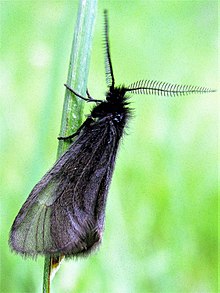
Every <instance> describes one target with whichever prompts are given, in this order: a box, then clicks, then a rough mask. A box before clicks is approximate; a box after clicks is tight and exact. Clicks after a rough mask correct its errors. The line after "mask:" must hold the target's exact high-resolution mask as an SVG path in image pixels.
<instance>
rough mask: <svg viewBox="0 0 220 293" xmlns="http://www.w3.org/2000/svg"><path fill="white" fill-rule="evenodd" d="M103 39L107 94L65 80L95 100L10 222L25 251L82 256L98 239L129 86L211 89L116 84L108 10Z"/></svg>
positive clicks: (18, 248)
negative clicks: (98, 94) (93, 92)
mask: <svg viewBox="0 0 220 293" xmlns="http://www.w3.org/2000/svg"><path fill="white" fill-rule="evenodd" d="M104 42H105V48H104V51H105V72H106V81H107V86H108V90H107V93H106V96H105V99H104V100H95V99H93V98H92V97H91V96H90V95H89V93H88V91H87V97H83V96H81V95H79V94H78V93H77V92H75V91H74V90H73V89H72V88H71V87H70V86H69V85H66V87H67V90H69V91H70V92H72V93H73V94H74V95H76V96H77V97H78V98H81V99H83V100H85V101H87V102H93V103H94V104H95V106H94V108H93V109H92V111H91V113H90V115H89V116H88V118H87V119H86V120H85V121H84V123H83V124H82V125H81V127H80V128H79V129H78V131H77V132H76V133H74V134H73V135H71V136H70V137H68V138H73V137H75V138H76V139H75V140H74V142H73V143H72V144H71V145H70V147H69V149H68V150H67V151H66V152H65V153H64V154H63V155H62V156H61V157H60V158H59V159H58V160H57V161H56V162H55V164H54V166H53V167H52V168H51V169H50V170H49V171H48V172H47V173H46V174H45V175H44V176H43V178H42V179H41V180H40V181H39V182H38V183H37V184H36V185H35V187H34V188H33V190H32V191H31V193H30V195H29V196H28V198H27V200H26V201H25V203H24V204H23V206H22V208H21V209H20V211H19V213H18V215H17V217H16V218H15V220H14V223H13V225H12V228H11V231H10V239H9V245H10V247H11V249H12V250H13V251H15V252H17V253H20V254H22V255H24V256H32V257H36V256H37V255H49V256H52V257H59V256H63V255H64V256H66V257H72V256H81V255H87V254H89V253H90V252H91V251H92V250H94V249H95V248H96V247H97V246H98V245H99V244H100V242H101V239H102V234H103V229H104V219H105V206H106V199H107V194H108V190H109V185H110V182H111V179H112V174H113V170H114V165H115V160H116V154H117V151H118V147H119V143H120V140H121V137H122V136H123V134H124V130H125V127H126V125H127V122H128V120H129V119H130V117H131V110H130V108H129V95H128V93H129V92H130V93H133V94H147V95H148V94H153V95H165V96H178V95H186V94H190V93H208V92H212V91H213V90H211V89H209V88H205V87H197V86H188V85H176V84H170V83H166V82H158V81H152V80H140V81H137V82H134V83H132V84H130V85H129V86H115V78H114V74H113V67H112V62H111V57H110V47H109V35H108V18H107V11H104ZM62 139H65V138H62Z"/></svg>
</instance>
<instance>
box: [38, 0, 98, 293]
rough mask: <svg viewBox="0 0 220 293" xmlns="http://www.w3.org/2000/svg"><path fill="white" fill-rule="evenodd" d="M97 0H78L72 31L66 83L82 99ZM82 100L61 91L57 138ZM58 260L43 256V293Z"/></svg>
mask: <svg viewBox="0 0 220 293" xmlns="http://www.w3.org/2000/svg"><path fill="white" fill-rule="evenodd" d="M96 8H97V0H84V1H81V0H79V9H78V16H77V21H76V26H75V31H74V38H73V43H72V49H71V55H70V63H69V70H68V77H67V84H68V85H69V86H71V88H73V89H74V90H75V91H76V92H78V93H79V94H81V95H82V96H85V93H86V86H87V79H88V72H89V63H90V53H91V45H92V35H93V28H94V20H95V14H96ZM82 113H83V101H82V100H80V99H78V98H77V97H75V96H74V95H73V94H72V93H70V92H69V91H68V90H66V92H65V98H64V105H63V113H62V120H61V128H60V136H68V135H70V134H72V133H74V132H76V130H77V129H78V128H79V126H80V125H81V123H82ZM69 145H70V142H68V141H64V140H60V141H59V145H58V150H57V158H59V157H60V156H61V155H62V154H63V153H64V152H65V151H66V150H67V148H68V147H69ZM61 259H62V257H61V258H53V257H50V256H46V257H45V263H44V276H43V293H49V292H50V282H51V273H52V272H53V270H54V269H55V268H56V269H57V266H58V265H59V263H60V261H61Z"/></svg>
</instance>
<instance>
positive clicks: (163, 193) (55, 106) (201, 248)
mask: <svg viewBox="0 0 220 293" xmlns="http://www.w3.org/2000/svg"><path fill="white" fill-rule="evenodd" d="M77 6H78V2H77V1H45V2H43V1H1V19H0V21H1V23H0V24H1V77H0V80H1V93H0V95H1V99H0V103H1V108H0V111H1V116H0V119H1V162H0V165H1V176H0V178H1V206H0V217H1V222H0V231H1V232H0V233H1V272H0V275H1V283H0V291H1V292H13V293H15V292H16V293H17V292H41V291H42V276H43V263H44V260H43V258H41V257H40V258H38V259H37V260H36V261H34V260H29V259H23V258H21V257H20V256H18V255H15V254H14V253H11V251H10V249H9V247H8V244H7V242H8V234H9V230H10V226H11V224H12V222H13V219H14V217H15V216H16V214H17V212H18V210H19V209H20V207H21V205H22V203H23V202H24V201H25V199H26V197H27V196H28V194H29V192H30V190H31V189H32V187H33V186H34V184H35V183H36V182H37V181H38V180H39V179H40V178H41V176H42V175H43V174H44V173H45V172H46V171H47V170H48V168H50V167H51V166H52V164H53V163H54V161H55V158H56V151H57V140H56V137H57V136H58V133H59V129H60V121H61V112H62V105H63V97H64V87H63V84H64V82H65V81H66V76H67V70H68V62H69V54H70V49H71V43H72V36H73V29H74V25H75V21H76V15H77ZM104 8H107V9H108V10H109V22H110V43H111V55H112V62H113V66H114V73H115V78H116V82H117V84H121V83H125V84H130V83H131V82H133V81H136V80H139V79H143V78H146V79H155V80H161V81H167V82H173V83H179V84H194V85H201V86H208V87H212V88H215V89H216V88H217V68H218V64H217V55H218V53H217V37H218V31H217V21H218V15H217V10H218V1H106V2H103V1H100V2H99V7H98V12H97V18H96V26H95V31H94V42H93V50H92V59H91V67H90V74H89V83H88V87H89V90H90V93H91V94H92V95H93V96H94V97H96V98H103V95H104V92H105V90H106V86H105V74H104V62H103V60H104V58H103V51H102V45H101V44H102V35H103V34H102V29H103V9H104ZM217 95H218V94H217V93H212V94H207V95H190V96H184V97H175V98H166V97H156V96H144V95H143V96H138V95H136V96H133V98H132V107H133V108H134V109H135V117H134V118H133V119H132V120H131V121H130V124H129V128H128V129H127V133H128V135H126V136H125V137H124V139H123V142H122V144H121V147H120V152H119V154H118V160H117V164H116V169H115V173H114V177H113V182H112V185H111V189H110V192H109V197H108V203H107V209H106V228H105V233H104V238H103V243H102V246H101V247H100V249H99V250H98V252H96V253H95V254H94V255H92V256H90V257H88V258H86V259H78V260H75V261H74V260H70V261H65V262H63V263H62V266H61V268H60V270H59V272H58V273H57V275H56V277H55V279H54V280H53V284H52V292H65V293H66V292H67V293H69V292H77V293H86V292H89V293H91V292H95V293H99V292H100V293H103V292H106V293H117V292H118V293H119V292H120V293H124V292H125V293H134V292H135V293H136V292H138V293H139V292H140V293H144V292H157V293H160V292H162V293H165V292H167V293H170V292H173V293H175V292H208V293H213V292H217ZM88 110H89V109H87V111H85V113H88Z"/></svg>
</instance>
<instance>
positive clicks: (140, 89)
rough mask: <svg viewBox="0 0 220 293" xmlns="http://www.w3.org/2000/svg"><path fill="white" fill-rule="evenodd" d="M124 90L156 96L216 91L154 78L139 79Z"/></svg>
mask: <svg viewBox="0 0 220 293" xmlns="http://www.w3.org/2000/svg"><path fill="white" fill-rule="evenodd" d="M125 91H126V92H131V93H134V94H146V95H152V94H154V95H158V96H178V95H188V94H193V93H194V94H203V93H211V92H216V90H213V89H211V88H207V87H202V86H200V87H199V86H194V85H178V84H172V83H168V82H162V81H161V82H160V81H154V80H139V81H136V82H134V83H132V84H130V85H129V86H128V87H126V88H125Z"/></svg>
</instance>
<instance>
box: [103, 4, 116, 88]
mask: <svg viewBox="0 0 220 293" xmlns="http://www.w3.org/2000/svg"><path fill="white" fill-rule="evenodd" d="M104 50H105V76H106V83H107V85H108V86H109V87H110V89H111V88H112V89H113V88H114V85H115V79H114V74H113V68H112V62H111V56H110V49H109V37H108V13H107V10H104Z"/></svg>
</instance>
